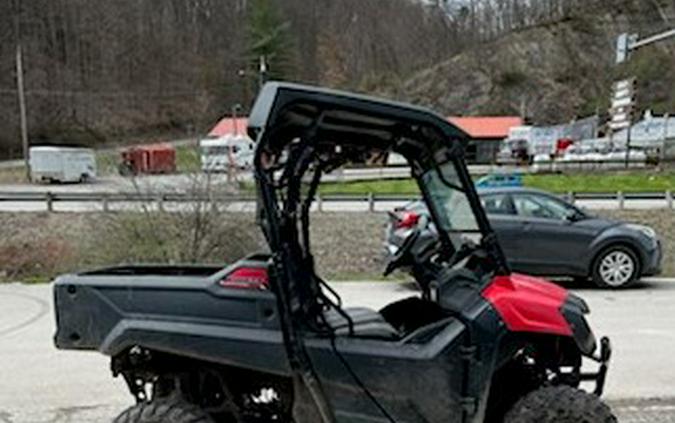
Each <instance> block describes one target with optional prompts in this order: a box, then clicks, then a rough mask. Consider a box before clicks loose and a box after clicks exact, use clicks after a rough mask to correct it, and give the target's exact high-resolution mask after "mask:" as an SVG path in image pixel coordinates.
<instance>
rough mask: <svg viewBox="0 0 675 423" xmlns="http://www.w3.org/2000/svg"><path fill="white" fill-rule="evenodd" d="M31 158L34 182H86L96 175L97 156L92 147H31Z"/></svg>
mask: <svg viewBox="0 0 675 423" xmlns="http://www.w3.org/2000/svg"><path fill="white" fill-rule="evenodd" d="M29 158H30V159H29V164H30V171H31V180H32V181H33V182H86V181H88V180H91V179H93V178H95V177H96V156H95V155H94V150H92V149H90V148H76V147H58V146H43V147H31V148H30V150H29Z"/></svg>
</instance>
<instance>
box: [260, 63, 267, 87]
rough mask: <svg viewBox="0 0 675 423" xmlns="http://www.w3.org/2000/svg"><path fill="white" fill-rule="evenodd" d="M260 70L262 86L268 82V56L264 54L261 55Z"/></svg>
mask: <svg viewBox="0 0 675 423" xmlns="http://www.w3.org/2000/svg"><path fill="white" fill-rule="evenodd" d="M258 72H259V74H260V81H259V84H260V88H262V87H263V85H265V82H267V58H266V57H265V56H264V55H261V56H260V67H259V69H258Z"/></svg>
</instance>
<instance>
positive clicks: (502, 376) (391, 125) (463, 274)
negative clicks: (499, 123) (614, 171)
mask: <svg viewBox="0 0 675 423" xmlns="http://www.w3.org/2000/svg"><path fill="white" fill-rule="evenodd" d="M248 132H249V135H250V136H251V138H252V139H254V140H255V141H256V147H255V159H254V169H255V180H256V183H257V193H258V220H259V223H260V226H261V228H262V231H263V232H264V235H265V237H266V240H267V243H268V244H269V253H264V254H256V255H251V256H249V257H247V258H245V259H243V260H241V261H239V262H237V263H235V264H232V265H230V266H228V267H226V268H217V267H186V266H182V267H180V266H154V267H153V266H130V267H116V268H110V269H104V270H99V271H93V272H88V273H81V274H78V275H65V276H62V277H60V278H58V279H57V281H56V282H55V285H54V291H55V304H56V320H57V333H56V338H55V342H56V345H57V347H58V348H61V349H79V350H96V351H99V352H101V353H103V354H105V355H107V356H109V357H110V358H111V362H112V364H111V369H112V373H113V375H115V376H121V377H123V378H124V379H125V380H126V383H127V384H128V387H129V390H130V392H131V394H132V395H133V397H134V398H135V400H136V404H135V405H133V406H131V407H130V408H129V409H128V410H126V411H123V412H122V414H120V415H119V416H118V417H117V419H116V420H115V421H116V422H117V423H188V422H191V423H218V422H220V423H235V422H236V423H239V422H264V423H270V422H282V423H290V422H295V423H329V422H331V423H332V422H354V423H376V422H377V423H390V422H433V423H452V422H464V423H466V422H472V423H477V422H507V423H513V422H524V423H535V422H536V423H583V422H586V423H608V422H615V421H616V419H615V417H614V416H613V415H612V413H611V411H610V409H609V408H608V407H607V406H606V405H604V404H603V403H602V401H601V400H600V398H599V397H600V395H601V393H602V390H603V386H604V383H605V375H606V372H607V364H608V361H609V357H610V344H609V341H608V340H607V339H605V338H603V339H601V340H599V341H596V338H595V337H594V335H593V333H592V332H591V329H590V328H589V325H588V323H587V321H586V319H585V316H584V315H585V314H586V313H587V312H588V308H587V306H586V304H585V303H584V301H583V300H582V299H580V298H579V297H577V296H575V295H573V294H571V293H568V292H567V291H565V290H564V289H562V288H560V287H558V286H555V285H552V284H550V283H547V282H545V281H543V280H541V279H535V278H532V277H528V276H525V275H520V274H514V273H511V272H510V270H509V268H508V265H507V263H506V261H505V259H504V255H503V253H502V251H501V249H500V246H499V245H498V243H497V241H496V237H495V235H494V232H493V231H492V229H491V228H490V224H489V222H488V220H487V218H486V215H485V212H484V211H483V209H482V207H481V204H480V202H479V200H478V197H477V195H476V192H475V189H474V187H473V184H472V182H471V179H470V178H469V175H468V172H467V168H466V165H465V162H464V160H463V151H464V148H463V146H464V144H465V142H466V140H467V135H466V134H465V133H463V132H462V131H461V130H459V129H458V128H456V127H455V126H453V125H452V124H450V123H448V122H447V121H446V120H445V119H443V118H442V117H440V116H438V115H436V114H434V113H432V112H430V111H428V110H426V109H423V108H418V107H414V106H410V105H406V104H399V103H393V102H388V101H383V100H379V99H374V98H370V97H364V96H360V95H355V94H349V93H343V92H337V91H330V90H325V89H319V88H314V87H308V86H301V85H294V84H284V83H268V84H266V85H265V86H264V88H263V89H262V91H261V92H260V94H259V96H258V99H257V101H256V103H255V105H254V107H253V109H252V111H251V115H250V119H249V128H248ZM390 153H391V154H399V155H401V156H403V157H405V158H406V160H407V162H408V164H409V166H410V168H411V173H412V175H413V177H414V178H415V179H416V181H417V182H418V184H419V187H420V190H421V192H422V195H423V197H424V201H425V203H426V205H427V207H428V210H429V212H430V218H431V219H433V221H434V224H435V225H436V227H437V228H439V230H438V232H439V235H438V236H437V237H433V238H429V237H425V236H424V235H423V234H422V233H420V232H417V231H413V232H412V233H411V234H410V236H409V237H408V238H407V239H406V240H405V242H403V244H402V245H401V247H400V248H399V249H398V251H397V253H396V254H394V255H393V256H392V257H391V258H390V261H389V262H388V265H387V269H386V273H390V272H392V271H394V270H396V269H402V270H407V271H408V272H409V273H410V274H411V275H412V276H413V277H414V278H416V279H418V280H422V281H424V283H420V284H419V285H421V286H424V287H425V288H424V290H423V292H421V293H420V294H419V295H414V296H411V297H410V298H407V299H403V300H399V301H396V302H393V303H391V304H388V305H387V306H385V307H384V308H383V309H381V310H379V311H376V310H372V309H369V308H363V307H360V308H354V307H349V304H343V303H342V301H341V299H340V297H339V295H337V293H336V292H334V291H333V290H331V288H329V286H328V285H327V284H326V283H325V282H324V280H322V279H321V276H320V275H319V274H317V272H316V271H315V266H314V260H313V256H312V249H311V245H310V241H311V237H310V222H311V221H312V212H310V206H311V205H312V202H313V199H314V197H315V193H316V190H317V186H318V185H319V182H320V181H321V177H322V175H324V174H325V173H327V172H331V171H333V170H335V169H336V168H339V167H341V166H344V165H348V164H353V163H363V162H368V161H370V160H372V159H373V158H376V157H378V156H384V155H387V154H390ZM345 218H346V219H348V218H349V216H345ZM582 364H583V367H584V370H582ZM588 366H590V367H592V369H591V370H590V371H589V370H586V369H585V368H586V367H588ZM582 388H585V390H582ZM82 389H83V393H84V391H85V390H86V387H83V388H82Z"/></svg>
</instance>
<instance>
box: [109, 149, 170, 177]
mask: <svg viewBox="0 0 675 423" xmlns="http://www.w3.org/2000/svg"><path fill="white" fill-rule="evenodd" d="M119 171H120V173H121V174H122V175H139V174H157V173H173V172H175V171H176V149H175V148H173V146H171V145H169V144H150V145H141V146H135V147H129V148H126V149H124V150H123V151H122V162H121V163H120V166H119Z"/></svg>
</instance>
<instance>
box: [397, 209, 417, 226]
mask: <svg viewBox="0 0 675 423" xmlns="http://www.w3.org/2000/svg"><path fill="white" fill-rule="evenodd" d="M397 218H398V220H396V222H395V223H394V226H395V227H396V229H401V228H406V229H410V228H413V227H415V225H417V223H418V222H419V221H420V215H419V214H417V213H415V212H403V213H402V214H400V215H398V216H397Z"/></svg>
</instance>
